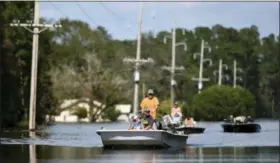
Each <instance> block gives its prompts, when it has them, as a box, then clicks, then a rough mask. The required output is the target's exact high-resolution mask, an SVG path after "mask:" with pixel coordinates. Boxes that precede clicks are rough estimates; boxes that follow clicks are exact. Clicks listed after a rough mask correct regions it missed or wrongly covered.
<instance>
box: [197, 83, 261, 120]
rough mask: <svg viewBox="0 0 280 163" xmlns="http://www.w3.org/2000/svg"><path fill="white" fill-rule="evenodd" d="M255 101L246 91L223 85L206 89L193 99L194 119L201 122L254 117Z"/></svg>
mask: <svg viewBox="0 0 280 163" xmlns="http://www.w3.org/2000/svg"><path fill="white" fill-rule="evenodd" d="M255 105H256V101H255V99H254V96H253V95H252V93H251V92H249V91H248V90H247V89H244V88H241V87H237V88H233V87H231V86H225V85H221V86H218V85H215V86H212V87H208V88H206V89H205V90H204V91H202V92H201V93H200V94H197V95H195V96H194V98H193V109H194V114H195V117H196V118H198V119H201V120H214V121H216V120H223V119H224V118H226V117H227V116H229V115H234V116H238V115H245V116H248V115H250V116H254V114H255V109H254V108H255Z"/></svg>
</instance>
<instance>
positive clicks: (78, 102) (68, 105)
mask: <svg viewBox="0 0 280 163" xmlns="http://www.w3.org/2000/svg"><path fill="white" fill-rule="evenodd" d="M88 101H89V99H88V98H84V99H66V100H63V102H62V103H61V105H60V107H59V110H60V114H59V115H58V116H54V117H53V120H54V122H89V118H88V117H89V108H90V107H89V105H88ZM93 104H94V105H95V106H97V107H100V106H101V105H102V104H101V103H100V102H98V101H93ZM103 107H105V106H103ZM79 108H84V109H86V110H87V114H88V116H87V118H83V119H79V118H78V116H77V115H73V113H74V112H75V111H76V110H77V109H79ZM96 109H97V108H94V109H93V111H95V110H96ZM102 121H103V119H102V115H100V116H99V117H98V119H97V122H102Z"/></svg>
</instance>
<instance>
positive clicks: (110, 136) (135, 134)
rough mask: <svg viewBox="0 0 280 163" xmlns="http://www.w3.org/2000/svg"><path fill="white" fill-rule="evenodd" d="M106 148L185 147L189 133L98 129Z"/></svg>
mask: <svg viewBox="0 0 280 163" xmlns="http://www.w3.org/2000/svg"><path fill="white" fill-rule="evenodd" d="M96 132H97V134H99V135H100V137H101V140H102V143H103V145H104V147H105V148H146V147H147V148H148V147H153V148H168V147H173V148H183V147H185V146H186V141H187V138H188V136H187V135H176V134H172V133H169V132H167V131H163V130H151V131H145V130H139V131H138V130H98V131H96Z"/></svg>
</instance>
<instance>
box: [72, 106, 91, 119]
mask: <svg viewBox="0 0 280 163" xmlns="http://www.w3.org/2000/svg"><path fill="white" fill-rule="evenodd" d="M87 113H88V112H87V109H85V108H77V109H75V110H74V111H73V112H72V115H76V116H78V118H79V119H83V118H86V117H87Z"/></svg>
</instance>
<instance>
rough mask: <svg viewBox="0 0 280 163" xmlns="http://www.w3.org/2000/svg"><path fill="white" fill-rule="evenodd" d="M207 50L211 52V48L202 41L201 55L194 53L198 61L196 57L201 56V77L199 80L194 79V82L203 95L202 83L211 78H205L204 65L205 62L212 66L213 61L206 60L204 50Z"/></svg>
mask: <svg viewBox="0 0 280 163" xmlns="http://www.w3.org/2000/svg"><path fill="white" fill-rule="evenodd" d="M205 48H207V49H208V51H209V52H211V47H210V46H209V45H208V44H207V43H205V42H204V40H202V41H201V49H200V53H194V55H193V58H194V59H196V56H198V55H199V56H200V63H199V77H198V78H194V77H193V78H192V80H193V81H197V82H198V93H201V90H202V88H203V84H202V82H204V81H209V80H210V79H209V78H203V64H204V63H205V62H209V65H210V66H212V59H210V58H204V49H205Z"/></svg>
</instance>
